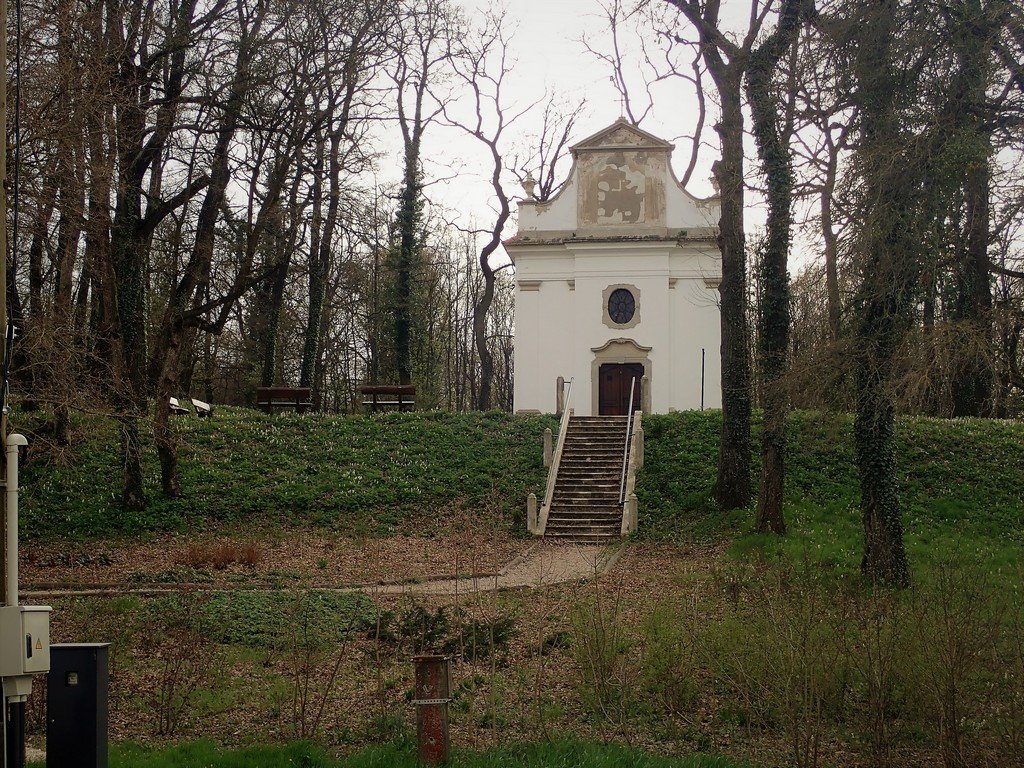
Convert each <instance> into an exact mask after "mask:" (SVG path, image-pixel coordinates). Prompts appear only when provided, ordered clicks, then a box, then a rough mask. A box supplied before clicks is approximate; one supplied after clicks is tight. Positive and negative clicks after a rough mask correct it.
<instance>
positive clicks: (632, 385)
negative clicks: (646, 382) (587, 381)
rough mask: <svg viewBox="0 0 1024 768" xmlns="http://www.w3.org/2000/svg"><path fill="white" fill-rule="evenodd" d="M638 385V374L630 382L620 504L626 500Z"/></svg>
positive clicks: (620, 484)
mask: <svg viewBox="0 0 1024 768" xmlns="http://www.w3.org/2000/svg"><path fill="white" fill-rule="evenodd" d="M635 387H636V376H634V377H633V379H632V380H631V381H630V382H629V415H628V416H627V417H626V442H625V444H624V445H623V446H622V482H620V483H619V504H623V503H625V501H626V459H628V458H629V438H630V434H629V433H630V431H631V430H632V427H633V389H634V388H635Z"/></svg>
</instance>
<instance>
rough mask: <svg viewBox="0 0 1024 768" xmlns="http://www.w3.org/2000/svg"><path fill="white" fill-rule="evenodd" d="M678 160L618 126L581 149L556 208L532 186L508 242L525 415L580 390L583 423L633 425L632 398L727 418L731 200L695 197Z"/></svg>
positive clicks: (575, 402)
mask: <svg viewBox="0 0 1024 768" xmlns="http://www.w3.org/2000/svg"><path fill="white" fill-rule="evenodd" d="M672 150H673V145H672V144H670V143H669V142H667V141H665V140H663V139H660V138H658V137H657V136H654V135H652V134H650V133H647V132H646V131H643V130H641V129H640V128H638V127H636V126H634V125H632V124H631V123H629V122H627V121H626V120H624V119H622V118H620V119H619V120H617V121H616V122H615V123H613V124H612V125H610V126H608V127H607V128H605V129H603V130H601V131H598V132H597V133H595V134H594V135H592V136H590V137H589V138H587V139H584V140H583V141H581V142H580V143H578V144H576V145H575V146H574V147H572V150H571V151H572V157H573V161H574V162H573V167H572V169H571V170H570V173H569V178H568V180H567V181H566V182H565V184H564V185H563V186H562V188H561V189H560V190H559V192H558V194H557V195H555V196H554V197H553V198H551V199H550V200H548V201H546V202H538V201H537V200H536V199H535V198H534V197H533V194H532V190H531V189H530V188H529V187H527V190H526V191H527V197H526V199H524V200H522V201H521V202H520V203H519V230H518V232H517V234H516V235H515V236H514V237H512V238H510V239H509V240H508V241H506V243H505V248H506V250H507V251H508V253H509V256H510V257H511V258H512V260H513V262H514V264H515V270H516V281H517V284H518V285H517V292H516V305H515V306H516V309H515V313H516V314H515V391H514V409H515V410H516V412H527V413H529V412H540V413H554V412H557V411H560V410H561V407H562V404H563V403H562V400H563V399H564V398H565V397H566V393H567V392H568V386H567V385H568V382H570V381H572V387H571V394H568V397H569V402H568V406H567V407H569V408H572V409H573V410H574V412H575V413H576V414H577V415H593V416H597V415H625V414H626V413H627V411H628V410H629V402H630V393H631V392H632V398H633V403H634V406H633V410H641V409H642V410H643V411H644V412H645V413H667V412H669V411H673V410H685V409H699V408H720V407H721V402H722V394H721V366H720V346H721V327H720V313H719V304H718V284H719V282H720V281H721V275H722V263H721V253H720V252H719V249H718V246H717V244H716V235H717V228H716V226H715V225H716V223H717V222H718V219H719V201H718V198H710V199H706V200H702V199H698V198H695V197H693V196H692V195H690V194H689V193H688V192H687V191H686V190H685V189H683V187H682V186H681V185H680V184H679V182H678V181H677V180H676V178H675V175H674V173H673V171H672V166H671V154H672ZM560 381H564V382H565V383H566V386H565V387H564V388H563V387H562V385H561V384H560ZM560 391H561V392H562V394H560Z"/></svg>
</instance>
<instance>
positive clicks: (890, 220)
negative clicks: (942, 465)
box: [854, 0, 919, 587]
mask: <svg viewBox="0 0 1024 768" xmlns="http://www.w3.org/2000/svg"><path fill="white" fill-rule="evenodd" d="M895 13H896V7H895V2H894V0H881V2H878V3H876V4H872V5H870V6H869V7H868V8H867V10H866V13H865V14H864V17H863V18H861V19H859V20H858V36H859V38H860V39H859V40H858V43H859V45H858V48H857V54H856V57H855V60H854V69H855V75H856V78H857V89H858V90H857V93H856V94H855V97H856V100H857V102H858V105H859V107H860V109H861V120H862V125H863V129H862V133H863V136H862V140H861V146H860V154H861V167H862V169H863V171H862V172H863V174H864V177H865V201H866V202H865V210H864V211H862V216H863V221H864V232H863V236H862V238H861V250H862V253H861V256H860V258H861V265H860V272H861V275H860V285H859V287H858V291H857V297H856V299H857V302H856V303H857V310H858V311H857V318H858V319H857V328H856V348H855V357H856V393H857V414H856V418H855V420H854V442H855V446H856V455H857V468H858V471H859V473H860V487H861V517H862V522H863V527H864V555H863V558H862V560H861V570H862V571H863V573H864V574H865V575H866V576H868V577H869V578H871V579H872V580H874V581H877V582H880V583H883V584H889V585H893V586H900V587H902V586H907V585H908V584H909V583H910V568H909V566H908V564H907V554H906V550H905V548H904V544H903V516H902V512H901V509H900V502H899V490H898V482H897V474H896V409H895V405H894V403H893V399H892V394H891V392H890V391H889V377H890V374H891V370H892V364H893V360H894V357H895V355H896V351H897V348H898V345H899V340H900V338H901V336H902V334H903V332H904V331H905V328H906V327H907V325H908V322H909V321H908V317H907V316H908V314H909V311H910V307H911V297H912V296H913V290H914V287H915V284H916V281H917V278H918V275H917V270H918V266H919V265H918V264H917V263H916V260H917V258H918V254H917V253H916V251H915V248H914V247H913V243H912V242H911V241H912V240H913V239H914V238H915V236H916V233H915V232H914V231H908V228H910V227H912V226H913V222H914V221H915V214H916V204H917V200H916V198H915V195H916V194H917V193H916V187H915V182H914V180H913V179H909V178H908V176H909V174H908V173H906V170H905V169H906V168H907V167H914V166H913V165H912V164H909V165H908V160H913V158H908V157H907V151H906V150H907V147H906V144H905V141H904V140H903V139H902V138H901V137H900V133H899V120H898V117H897V114H896V99H897V87H896V77H897V75H896V73H895V71H894V65H893V62H892V53H891V49H892V42H893V36H894V35H895V33H896V21H895ZM901 158H902V159H901Z"/></svg>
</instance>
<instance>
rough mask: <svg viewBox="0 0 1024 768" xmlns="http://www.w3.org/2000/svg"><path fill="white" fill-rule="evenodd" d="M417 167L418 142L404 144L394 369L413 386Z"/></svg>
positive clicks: (400, 380)
mask: <svg viewBox="0 0 1024 768" xmlns="http://www.w3.org/2000/svg"><path fill="white" fill-rule="evenodd" d="M419 164H420V146H419V140H418V139H413V140H410V141H407V142H406V147H405V174H404V176H403V178H402V191H401V195H400V197H399V202H398V251H397V253H396V254H395V256H396V258H395V301H394V313H395V366H396V368H397V369H398V383H399V384H412V274H413V269H414V268H415V264H416V261H417V259H416V255H417V252H418V250H419V242H418V237H417V235H418V230H419V226H420V216H421V208H422V202H421V200H420V172H419Z"/></svg>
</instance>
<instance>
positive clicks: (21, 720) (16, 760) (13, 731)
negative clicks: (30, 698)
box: [4, 701, 25, 768]
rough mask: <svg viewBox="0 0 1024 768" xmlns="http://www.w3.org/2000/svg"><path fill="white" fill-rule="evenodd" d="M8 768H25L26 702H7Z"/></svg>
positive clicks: (6, 757)
mask: <svg viewBox="0 0 1024 768" xmlns="http://www.w3.org/2000/svg"><path fill="white" fill-rule="evenodd" d="M6 747H7V749H6V751H5V754H4V758H5V760H6V764H7V768H25V702H24V701H9V702H7V744H6Z"/></svg>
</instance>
